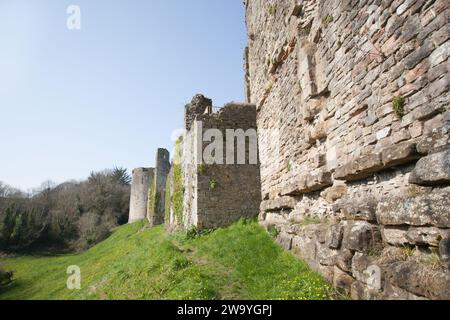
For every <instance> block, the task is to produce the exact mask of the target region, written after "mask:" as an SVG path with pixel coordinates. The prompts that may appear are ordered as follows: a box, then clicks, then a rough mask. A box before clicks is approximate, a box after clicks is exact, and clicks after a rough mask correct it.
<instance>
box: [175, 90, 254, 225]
mask: <svg viewBox="0 0 450 320" xmlns="http://www.w3.org/2000/svg"><path fill="white" fill-rule="evenodd" d="M227 130H242V131H243V132H246V133H248V136H247V137H246V139H247V140H246V143H245V149H244V150H241V151H242V154H244V155H245V163H240V164H238V155H239V148H238V146H237V139H235V137H232V139H227ZM252 130H253V132H254V139H252V136H251V132H252ZM208 132H213V133H215V134H216V136H215V138H211V137H208ZM218 135H219V136H220V137H221V138H223V141H220V140H221V139H220V138H218ZM211 140H214V141H211ZM256 140H257V135H256V107H255V106H254V105H251V104H240V103H229V104H227V105H225V106H224V107H223V108H221V109H220V110H219V111H217V112H216V113H213V112H212V101H211V100H210V99H208V98H206V97H204V96H203V95H196V96H195V97H194V98H193V99H192V102H191V103H189V104H188V105H186V108H185V133H184V135H183V137H181V138H180V139H179V141H178V142H177V145H176V150H175V157H174V165H173V167H172V171H171V173H170V177H171V179H170V181H169V183H168V186H167V189H168V190H169V189H170V199H169V201H168V202H167V203H166V215H167V218H166V221H167V223H168V224H169V226H170V227H171V228H176V227H183V228H189V227H197V228H199V229H204V228H216V227H221V226H227V225H229V224H231V223H233V222H235V221H237V220H239V219H240V218H248V217H255V216H257V215H258V212H259V205H260V202H261V195H260V173H259V162H258V159H257V158H258V155H257V141H256ZM212 142H214V143H220V144H222V147H223V150H224V152H223V154H222V155H221V156H220V157H222V158H223V159H222V158H221V159H222V160H223V161H222V162H223V164H217V163H216V162H214V163H212V162H211V163H209V161H208V160H207V159H205V158H204V157H203V155H205V154H206V153H207V152H206V151H207V150H208V146H211V143H212ZM227 143H228V147H227ZM252 143H253V146H254V147H255V148H254V149H252V148H251V145H252ZM230 145H232V146H234V147H231V148H230ZM252 151H254V154H253V152H252ZM227 156H228V159H227ZM252 157H253V158H254V163H252V162H251V161H250V159H251V158H252ZM230 159H233V160H234V162H233V163H230V162H227V160H230Z"/></svg>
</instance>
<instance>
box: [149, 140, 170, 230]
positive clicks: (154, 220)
mask: <svg viewBox="0 0 450 320" xmlns="http://www.w3.org/2000/svg"><path fill="white" fill-rule="evenodd" d="M155 163H156V167H155V174H154V177H153V181H152V183H151V187H150V189H149V196H148V207H147V219H148V221H149V223H150V226H156V225H160V224H163V223H164V216H165V211H164V210H165V207H164V203H165V196H166V181H167V177H168V175H169V171H170V154H169V151H167V150H166V149H162V148H159V149H158V151H157V152H156V160H155Z"/></svg>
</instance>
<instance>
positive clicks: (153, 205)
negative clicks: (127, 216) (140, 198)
mask: <svg viewBox="0 0 450 320" xmlns="http://www.w3.org/2000/svg"><path fill="white" fill-rule="evenodd" d="M160 203H161V198H160V195H159V193H158V192H157V188H156V174H155V176H154V177H153V181H152V185H151V186H150V189H149V190H148V210H149V213H150V214H154V213H156V212H158V209H159V208H160Z"/></svg>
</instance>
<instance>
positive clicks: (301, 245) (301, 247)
mask: <svg viewBox="0 0 450 320" xmlns="http://www.w3.org/2000/svg"><path fill="white" fill-rule="evenodd" d="M292 250H293V252H294V253H295V254H297V255H298V256H300V257H301V258H303V259H305V260H306V261H307V262H308V263H311V264H315V263H316V241H315V240H314V239H311V238H309V237H306V236H295V237H294V239H293V240H292Z"/></svg>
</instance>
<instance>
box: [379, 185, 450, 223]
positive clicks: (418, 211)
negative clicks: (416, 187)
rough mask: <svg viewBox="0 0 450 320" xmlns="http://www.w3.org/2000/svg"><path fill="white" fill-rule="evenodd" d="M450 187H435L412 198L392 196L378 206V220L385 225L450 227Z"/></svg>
mask: <svg viewBox="0 0 450 320" xmlns="http://www.w3.org/2000/svg"><path fill="white" fill-rule="evenodd" d="M449 210H450V187H447V188H443V189H434V190H433V191H432V192H430V193H427V194H421V195H418V196H416V197H411V198H406V199H404V198H399V197H391V198H387V199H384V200H382V201H381V202H380V203H379V204H378V207H377V212H376V215H377V219H378V222H379V223H381V224H384V225H405V224H408V225H412V226H430V225H432V226H435V227H439V228H449V227H450V211H449Z"/></svg>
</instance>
